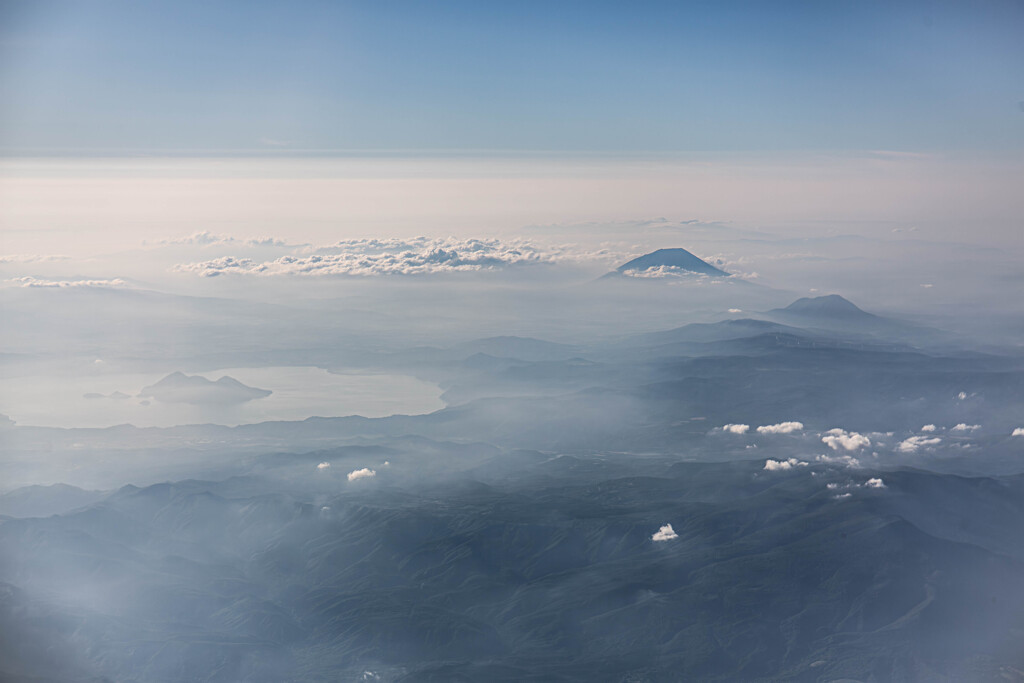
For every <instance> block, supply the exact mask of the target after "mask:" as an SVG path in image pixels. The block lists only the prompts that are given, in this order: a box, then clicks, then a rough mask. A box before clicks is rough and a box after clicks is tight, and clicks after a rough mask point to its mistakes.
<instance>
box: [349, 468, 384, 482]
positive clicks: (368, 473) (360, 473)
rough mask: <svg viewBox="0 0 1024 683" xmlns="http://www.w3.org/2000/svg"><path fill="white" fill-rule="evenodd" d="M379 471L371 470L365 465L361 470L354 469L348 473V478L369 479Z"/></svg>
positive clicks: (351, 479)
mask: <svg viewBox="0 0 1024 683" xmlns="http://www.w3.org/2000/svg"><path fill="white" fill-rule="evenodd" d="M376 476H377V473H376V472H375V471H373V470H371V469H370V468H369V467H364V468H362V469H361V470H353V471H351V472H349V473H348V480H349V481H355V480H357V479H368V478H370V477H376Z"/></svg>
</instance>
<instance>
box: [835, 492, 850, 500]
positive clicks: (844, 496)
mask: <svg viewBox="0 0 1024 683" xmlns="http://www.w3.org/2000/svg"><path fill="white" fill-rule="evenodd" d="M852 495H853V494H852V493H850V492H849V491H847V492H846V493H840V494H838V495H835V496H832V497H833V498H835V499H836V500H846V499H847V498H849V497H850V496H852Z"/></svg>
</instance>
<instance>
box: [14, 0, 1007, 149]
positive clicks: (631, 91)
mask: <svg viewBox="0 0 1024 683" xmlns="http://www.w3.org/2000/svg"><path fill="white" fill-rule="evenodd" d="M1022 35H1024V3H1021V2H1019V1H1014V0H1007V1H1005V2H1000V1H998V0H996V1H991V0H978V1H976V2H956V3H947V2H890V1H885V2H862V1H857V2H771V3H768V2H685V3H684V2H629V3H627V2H618V3H608V2H593V1H588V2H557V3H552V2H430V3H422V2H387V3H380V2H360V3H351V2H312V1H310V2H283V1H282V2H277V1H268V0H250V1H247V2H209V1H206V0H203V1H197V0H178V1H175V2H136V1H128V0H0V102H2V103H3V105H2V107H0V149H3V150H5V151H6V152H7V153H12V152H13V153H26V152H29V153H31V152H40V151H49V150H53V151H57V152H64V153H67V152H72V153H86V154H88V153H92V152H96V151H122V152H123V151H138V150H190V151H198V152H213V151H218V150H220V151H223V150H242V149H249V150H251V149H264V150H280V149H284V150H295V149H313V150H327V149H339V148H346V149H362V150H366V149H390V150H409V149H414V150H437V149H457V150H467V149H472V150H494V149H502V150H599V151H644V150H656V151H664V150H824V149H827V150H878V149H885V150H903V151H931V152H934V151H951V150H956V151H961V152H962V151H965V150H972V151H978V152H980V151H986V152H1000V153H1005V152H1007V151H1009V152H1018V153H1019V152H1020V151H1021V150H1022V149H1024V108H1022V104H1021V101H1022V100H1024V40H1022V39H1021V36H1022Z"/></svg>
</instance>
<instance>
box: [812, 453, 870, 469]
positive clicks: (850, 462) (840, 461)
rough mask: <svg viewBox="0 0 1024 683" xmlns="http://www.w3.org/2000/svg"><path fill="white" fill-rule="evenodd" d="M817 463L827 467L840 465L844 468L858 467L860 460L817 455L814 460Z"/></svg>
mask: <svg viewBox="0 0 1024 683" xmlns="http://www.w3.org/2000/svg"><path fill="white" fill-rule="evenodd" d="M815 460H817V461H818V462H823V463H825V464H827V465H842V466H844V467H860V460H858V459H857V458H855V457H853V456H852V455H827V454H825V455H819V456H818V457H817V458H815Z"/></svg>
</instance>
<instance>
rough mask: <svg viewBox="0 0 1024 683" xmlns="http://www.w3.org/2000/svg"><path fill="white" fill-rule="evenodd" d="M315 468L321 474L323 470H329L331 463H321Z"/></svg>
mask: <svg viewBox="0 0 1024 683" xmlns="http://www.w3.org/2000/svg"><path fill="white" fill-rule="evenodd" d="M316 468H317V469H318V470H320V471H321V472H323V471H324V470H329V469H331V463H329V462H322V463H320V464H319V465H317V466H316Z"/></svg>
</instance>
